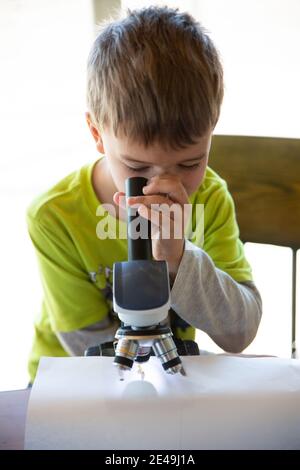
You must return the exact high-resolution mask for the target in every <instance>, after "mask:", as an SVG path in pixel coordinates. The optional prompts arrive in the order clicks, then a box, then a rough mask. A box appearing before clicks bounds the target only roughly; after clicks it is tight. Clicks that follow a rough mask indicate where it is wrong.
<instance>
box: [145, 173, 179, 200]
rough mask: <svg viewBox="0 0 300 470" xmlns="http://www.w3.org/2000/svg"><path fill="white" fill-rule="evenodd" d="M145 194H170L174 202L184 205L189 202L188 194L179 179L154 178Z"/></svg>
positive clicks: (146, 187)
mask: <svg viewBox="0 0 300 470" xmlns="http://www.w3.org/2000/svg"><path fill="white" fill-rule="evenodd" d="M143 193H144V194H145V195H147V196H148V195H150V194H168V196H169V198H170V199H172V200H173V201H174V202H179V203H181V204H184V203H186V202H188V195H187V192H186V190H185V188H184V186H183V184H182V183H181V181H180V180H179V178H177V177H166V178H162V177H154V178H151V179H150V181H149V183H148V184H147V186H144V188H143Z"/></svg>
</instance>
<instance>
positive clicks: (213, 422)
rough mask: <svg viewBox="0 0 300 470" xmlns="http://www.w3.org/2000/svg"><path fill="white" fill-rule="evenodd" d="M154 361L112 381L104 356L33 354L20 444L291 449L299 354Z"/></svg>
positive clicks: (298, 423) (298, 408)
mask: <svg viewBox="0 0 300 470" xmlns="http://www.w3.org/2000/svg"><path fill="white" fill-rule="evenodd" d="M182 362H183V364H184V368H185V370H186V373H187V376H186V377H183V376H182V375H180V374H176V375H173V376H172V375H168V374H166V373H165V372H164V370H163V369H162V366H161V364H160V363H159V361H158V359H157V358H155V357H151V359H150V360H149V362H148V363H146V364H143V366H142V369H143V371H144V374H145V375H144V380H142V378H141V375H140V374H139V373H138V366H137V365H136V364H135V365H134V367H133V370H132V371H131V372H128V373H125V375H124V380H123V381H120V377H119V375H118V371H117V369H116V367H115V366H114V365H113V358H110V357H73V358H49V357H48V358H42V359H41V361H40V365H39V369H38V374H37V377H36V380H35V382H34V385H33V388H32V392H31V396H30V402H29V407H28V414H27V424H26V436H25V448H26V449H120V450H121V449H153V450H154V449H161V450H163V449H176V450H180V449H190V450H193V449H300V361H297V360H292V359H291V360H289V359H278V358H241V357H229V356H217V355H212V356H203V357H201V356H199V357H198V356H193V357H183V358H182Z"/></svg>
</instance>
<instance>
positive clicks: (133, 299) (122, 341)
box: [113, 177, 184, 374]
mask: <svg viewBox="0 0 300 470" xmlns="http://www.w3.org/2000/svg"><path fill="white" fill-rule="evenodd" d="M146 184H147V179H146V178H143V177H131V178H128V179H127V180H126V182H125V190H126V197H129V196H139V195H142V194H143V192H142V189H143V187H144V186H145V185H146ZM136 212H137V211H136V209H133V208H128V210H127V218H128V225H127V242H128V261H123V262H117V263H115V264H114V267H113V309H114V311H115V312H116V313H117V314H118V316H119V319H120V320H121V326H120V328H119V329H118V330H117V332H116V335H115V337H116V339H117V340H118V342H117V344H116V346H115V358H114V364H115V366H116V367H118V368H119V370H120V371H123V370H131V368H132V366H133V363H134V362H138V363H141V362H146V361H148V359H149V358H150V355H153V353H152V352H154V354H155V356H156V357H157V358H159V360H160V361H161V364H162V367H163V369H164V370H165V371H166V373H168V374H176V373H177V372H181V373H184V371H183V368H182V363H181V359H180V357H179V355H178V352H177V348H176V345H175V342H174V340H173V338H172V332H171V329H170V328H169V326H167V325H166V320H167V318H168V312H169V309H170V284H169V273H168V265H167V262H166V261H156V260H153V259H152V245H151V222H150V221H148V220H147V219H145V218H143V217H141V216H140V215H139V214H136ZM138 227H139V229H140V230H139V232H137V228H138Z"/></svg>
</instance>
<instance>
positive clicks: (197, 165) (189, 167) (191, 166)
mask: <svg viewBox="0 0 300 470" xmlns="http://www.w3.org/2000/svg"><path fill="white" fill-rule="evenodd" d="M200 165H201V162H198V163H194V164H193V165H181V164H179V165H178V166H179V167H180V168H182V169H184V170H192V169H193V168H197V167H199V166H200Z"/></svg>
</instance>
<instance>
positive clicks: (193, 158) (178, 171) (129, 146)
mask: <svg viewBox="0 0 300 470" xmlns="http://www.w3.org/2000/svg"><path fill="white" fill-rule="evenodd" d="M87 120H88V118H87ZM88 124H89V127H90V130H91V132H92V134H93V136H94V139H95V141H96V145H97V149H98V151H99V152H101V153H103V154H105V156H106V163H107V165H108V169H109V173H110V175H111V177H112V180H113V183H114V185H115V187H116V191H120V192H124V191H125V180H126V179H127V178H128V177H130V176H143V177H145V178H147V179H150V178H152V177H153V176H160V175H164V176H165V175H175V176H177V177H178V178H179V179H180V181H181V183H182V185H183V186H184V188H185V190H186V192H187V194H188V195H191V194H192V193H193V192H195V191H196V189H197V188H198V187H199V185H200V184H201V182H202V180H203V178H204V173H205V169H206V166H207V161H208V155H209V150H210V145H211V137H212V131H209V132H207V134H205V135H204V136H203V137H201V138H199V140H198V141H197V143H196V144H193V145H190V146H188V147H186V148H184V149H181V150H173V149H168V150H166V149H164V148H163V147H162V146H161V145H159V144H153V145H150V146H149V147H147V148H146V147H144V146H142V145H140V144H137V143H134V142H131V141H129V140H128V139H127V138H126V137H121V136H119V137H116V136H115V135H114V133H113V132H111V131H110V130H105V132H102V133H101V135H100V134H99V133H98V131H97V130H96V129H95V128H93V129H92V128H91V123H90V122H89V120H88Z"/></svg>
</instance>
